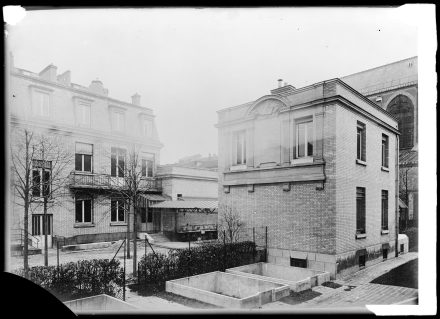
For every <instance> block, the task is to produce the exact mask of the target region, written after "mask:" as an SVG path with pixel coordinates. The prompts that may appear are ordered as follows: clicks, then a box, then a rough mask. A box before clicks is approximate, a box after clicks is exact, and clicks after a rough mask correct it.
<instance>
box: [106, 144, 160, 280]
mask: <svg viewBox="0 0 440 319" xmlns="http://www.w3.org/2000/svg"><path fill="white" fill-rule="evenodd" d="M140 150H141V148H140V147H137V146H136V145H132V146H131V148H130V150H129V151H128V152H127V154H126V155H125V158H124V161H122V162H121V161H118V165H117V169H118V171H119V172H120V173H119V174H118V175H119V176H120V175H122V178H120V179H119V180H118V182H117V183H116V187H114V191H115V192H116V193H117V195H118V196H119V197H121V198H123V199H124V201H125V202H126V203H127V205H126V211H127V212H128V214H127V239H128V242H129V240H130V238H132V239H133V274H136V269H137V245H136V239H137V233H138V219H139V217H140V216H139V209H138V207H139V201H140V194H142V193H144V192H145V191H147V190H149V189H151V188H152V187H153V184H152V183H153V181H152V180H151V179H148V178H147V175H148V167H147V166H148V165H147V163H146V159H144V158H142V157H141V155H140ZM114 156H115V155H114V154H112V161H113V158H114ZM144 161H145V162H144ZM150 165H151V164H150ZM151 169H152V168H150V170H151ZM130 216H133V231H132V232H131V231H130ZM128 242H127V243H128ZM127 248H128V249H127V258H130V253H129V245H128V246H127Z"/></svg>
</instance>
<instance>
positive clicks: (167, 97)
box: [3, 4, 437, 315]
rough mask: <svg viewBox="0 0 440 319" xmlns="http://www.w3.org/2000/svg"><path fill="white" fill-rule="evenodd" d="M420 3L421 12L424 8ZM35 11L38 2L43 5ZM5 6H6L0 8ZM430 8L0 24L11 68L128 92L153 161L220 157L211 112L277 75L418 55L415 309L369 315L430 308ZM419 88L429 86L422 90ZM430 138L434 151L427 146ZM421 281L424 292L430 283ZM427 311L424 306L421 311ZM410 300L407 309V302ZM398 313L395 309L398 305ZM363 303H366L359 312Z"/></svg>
mask: <svg viewBox="0 0 440 319" xmlns="http://www.w3.org/2000/svg"><path fill="white" fill-rule="evenodd" d="M428 6H430V7H428ZM43 9H45V8H43ZM3 10H4V13H5V8H3ZM434 10H435V7H434V6H433V5H429V4H422V5H405V6H403V7H399V8H393V7H379V8H378V7H374V8H368V7H352V8H346V7H334V8H287V7H283V8H267V7H265V8H201V9H195V8H178V9H177V8H154V9H152V8H149V9H70V10H66V9H56V10H55V9H50V8H48V10H41V8H40V10H37V11H29V10H28V11H27V12H26V14H25V15H24V17H23V18H22V20H21V21H20V22H18V23H16V24H11V25H8V26H7V29H6V31H5V34H6V45H7V50H9V51H11V52H12V53H13V55H14V61H15V66H16V67H18V68H22V69H26V70H29V71H32V72H39V71H41V70H42V69H43V68H44V67H46V66H47V65H49V64H50V63H53V64H55V65H56V66H57V67H58V72H59V73H62V72H64V71H66V70H70V71H71V72H72V75H71V76H72V82H74V83H77V84H80V85H84V86H88V85H89V84H90V82H91V81H92V80H94V79H96V78H99V79H100V80H101V81H102V82H103V84H104V87H106V88H107V89H108V90H109V96H110V97H113V98H116V99H119V100H122V101H126V102H130V101H131V96H132V95H133V94H134V93H136V92H137V93H139V94H140V95H141V104H142V105H144V106H147V107H149V108H152V109H153V111H154V114H155V116H156V126H157V129H158V133H159V137H160V140H161V142H162V143H163V144H164V147H163V149H162V150H161V164H167V163H173V162H176V161H178V159H180V158H182V157H185V156H189V155H193V154H201V155H203V156H207V155H208V154H213V153H215V154H216V153H218V150H217V129H216V128H215V124H216V123H217V113H216V112H217V111H218V110H220V109H222V108H226V107H231V106H235V105H239V104H242V103H246V102H250V101H254V100H257V99H258V98H260V97H261V96H264V95H267V94H269V93H270V90H271V89H274V88H276V87H277V80H278V79H283V80H284V81H285V82H287V83H288V84H291V85H293V86H295V87H297V88H299V87H303V86H305V85H308V84H313V83H316V82H320V81H324V80H327V79H331V78H335V77H342V76H345V75H349V74H352V73H356V72H360V71H363V70H366V69H369V68H373V67H377V66H380V65H383V64H387V63H391V62H394V61H398V60H402V59H406V58H409V57H413V56H418V57H419V60H418V67H419V69H418V76H419V80H418V81H419V82H418V85H419V86H418V87H419V94H418V104H419V105H420V106H421V107H420V108H419V110H418V112H419V113H418V120H419V123H421V125H420V126H419V144H418V147H419V162H420V165H419V184H420V187H419V189H420V197H419V198H420V201H419V210H420V211H421V212H423V213H422V214H421V216H420V222H419V228H420V229H423V234H424V235H426V236H420V238H419V249H420V251H419V257H420V259H421V260H432V262H423V263H422V265H421V266H423V268H424V271H423V272H422V271H421V272H419V273H420V274H422V273H423V274H424V276H420V278H419V287H420V289H419V296H420V298H419V302H420V305H422V306H423V307H424V308H423V311H426V312H422V309H420V308H411V309H410V308H406V307H405V308H404V309H401V308H399V307H398V306H397V307H394V308H392V307H386V308H385V309H384V308H380V307H379V306H376V307H375V309H374V312H375V313H376V314H388V313H389V311H391V310H390V309H391V308H392V313H393V314H402V315H407V314H421V313H426V314H432V313H435V312H432V311H434V310H435V309H436V298H435V283H434V284H433V281H432V278H431V276H429V275H430V274H432V273H435V255H433V254H432V251H435V238H436V237H435V236H436V223H435V222H434V223H433V222H432V221H435V220H436V215H437V214H436V206H435V204H436V201H435V200H433V199H435V198H437V195H436V188H437V184H436V179H435V177H436V147H435V145H436V143H435V141H434V143H432V142H433V140H435V139H436V135H434V136H433V135H432V132H435V131H436V126H435V119H436V108H435V106H436V96H437V95H436V87H435V84H436V82H437V77H436V73H435V72H434V71H435V69H434V66H435V53H436V49H437V42H436V25H435V11H434ZM426 84H427V85H426ZM433 145H434V147H433ZM428 288H429V289H430V290H428ZM428 306H429V307H428ZM408 307H412V306H408ZM397 308H399V309H397ZM369 309H370V310H372V309H373V306H371V307H369Z"/></svg>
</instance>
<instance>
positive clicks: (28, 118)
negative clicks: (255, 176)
mask: <svg viewBox="0 0 440 319" xmlns="http://www.w3.org/2000/svg"><path fill="white" fill-rule="evenodd" d="M8 76H9V78H8V80H9V81H8V86H7V88H8V89H7V94H8V96H7V101H8V107H9V115H10V138H9V141H10V144H11V146H14V145H17V143H19V139H20V134H21V132H22V129H28V130H31V131H33V132H39V133H42V134H44V135H45V136H48V137H57V141H58V143H57V147H59V148H60V149H61V148H63V149H65V150H66V151H68V152H70V154H71V162H70V163H69V165H68V166H67V168H66V170H65V172H64V174H65V175H66V176H68V178H67V180H66V184H65V187H64V192H62V193H60V194H59V195H58V196H62V197H63V198H62V200H61V202H62V205H52V206H51V207H50V208H49V210H48V212H47V216H48V219H47V222H48V228H49V229H48V235H49V241H51V239H52V236H54V235H55V236H63V237H65V238H66V241H65V243H66V244H68V243H84V242H94V241H106V240H116V239H120V238H123V237H124V236H125V234H126V232H127V227H130V229H132V227H133V225H132V223H133V217H131V220H130V225H129V223H128V220H129V218H128V209H127V202H126V201H125V200H123V199H121V196H120V192H121V189H125V188H126V184H125V181H124V174H127V169H128V166H129V165H130V163H129V162H128V160H129V159H128V155H129V153H130V152H132V151H133V150H134V152H135V153H136V155H137V156H138V164H139V167H140V166H142V168H141V175H142V176H141V178H140V180H141V182H140V186H139V190H140V192H141V193H142V194H143V198H144V199H145V200H144V201H142V202H143V203H144V207H142V208H140V209H143V210H142V212H141V214H140V215H142V214H147V212H146V209H145V205H148V199H149V197H148V196H152V197H151V199H152V200H157V198H156V197H157V195H158V194H160V193H161V187H160V184H159V183H158V182H157V180H156V178H155V175H156V165H157V163H159V155H160V149H161V147H162V144H161V143H160V141H159V137H158V134H157V130H156V126H155V119H154V113H153V110H152V109H151V108H148V107H145V106H142V105H141V103H140V96H139V95H138V94H135V95H133V96H132V101H131V103H127V102H124V101H120V100H117V99H114V98H111V97H110V96H109V92H108V90H107V89H106V88H104V86H103V84H102V82H101V81H99V80H94V81H92V82H91V84H90V85H89V86H88V87H85V86H81V85H78V84H75V83H72V82H71V74H70V71H66V72H64V73H62V74H58V73H57V67H56V66H54V65H52V64H51V65H49V66H47V67H46V68H44V69H43V70H42V71H41V72H39V73H33V72H30V71H26V70H23V69H19V68H15V67H14V65H13V62H12V61H11V63H10V64H9V70H8ZM37 157H38V156H37ZM36 159H37V160H38V158H36ZM32 174H35V176H34V175H33V182H35V178H36V180H39V179H38V177H39V176H38V174H39V173H38V169H37V168H36V167H34V168H33V173H32ZM14 178H18V177H17V176H11V179H14ZM33 195H35V194H33ZM20 201H21V200H20V198H19V197H18V194H17V192H16V190H15V189H14V188H13V187H12V188H11V200H10V210H9V211H10V213H11V215H10V226H11V229H12V230H17V229H18V230H23V207H22V206H20ZM37 202H38V200H35V198H33V203H32V204H31V212H30V214H31V216H29V231H30V232H31V235H33V236H34V237H36V238H39V239H40V240H42V239H44V236H43V235H44V230H43V214H42V209H41V207H39V208H38V207H36V205H37V204H38V203H37ZM145 203H146V204H145ZM40 206H41V205H40ZM140 206H142V205H140ZM145 220H146V218H142V221H145ZM141 226H142V225H141ZM143 226H144V227H143V228H146V225H143ZM49 245H50V243H49Z"/></svg>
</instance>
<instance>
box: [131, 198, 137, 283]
mask: <svg viewBox="0 0 440 319" xmlns="http://www.w3.org/2000/svg"><path fill="white" fill-rule="evenodd" d="M135 203H136V201H135V200H134V199H133V201H132V205H131V207H130V211H131V212H132V213H133V276H136V274H137V272H136V266H137V244H136V239H137V238H136V237H137V218H136V217H137V216H136V206H135Z"/></svg>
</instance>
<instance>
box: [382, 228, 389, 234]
mask: <svg viewBox="0 0 440 319" xmlns="http://www.w3.org/2000/svg"><path fill="white" fill-rule="evenodd" d="M380 233H381V235H387V234H389V233H390V231H389V230H388V229H383V230H381V232H380Z"/></svg>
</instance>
